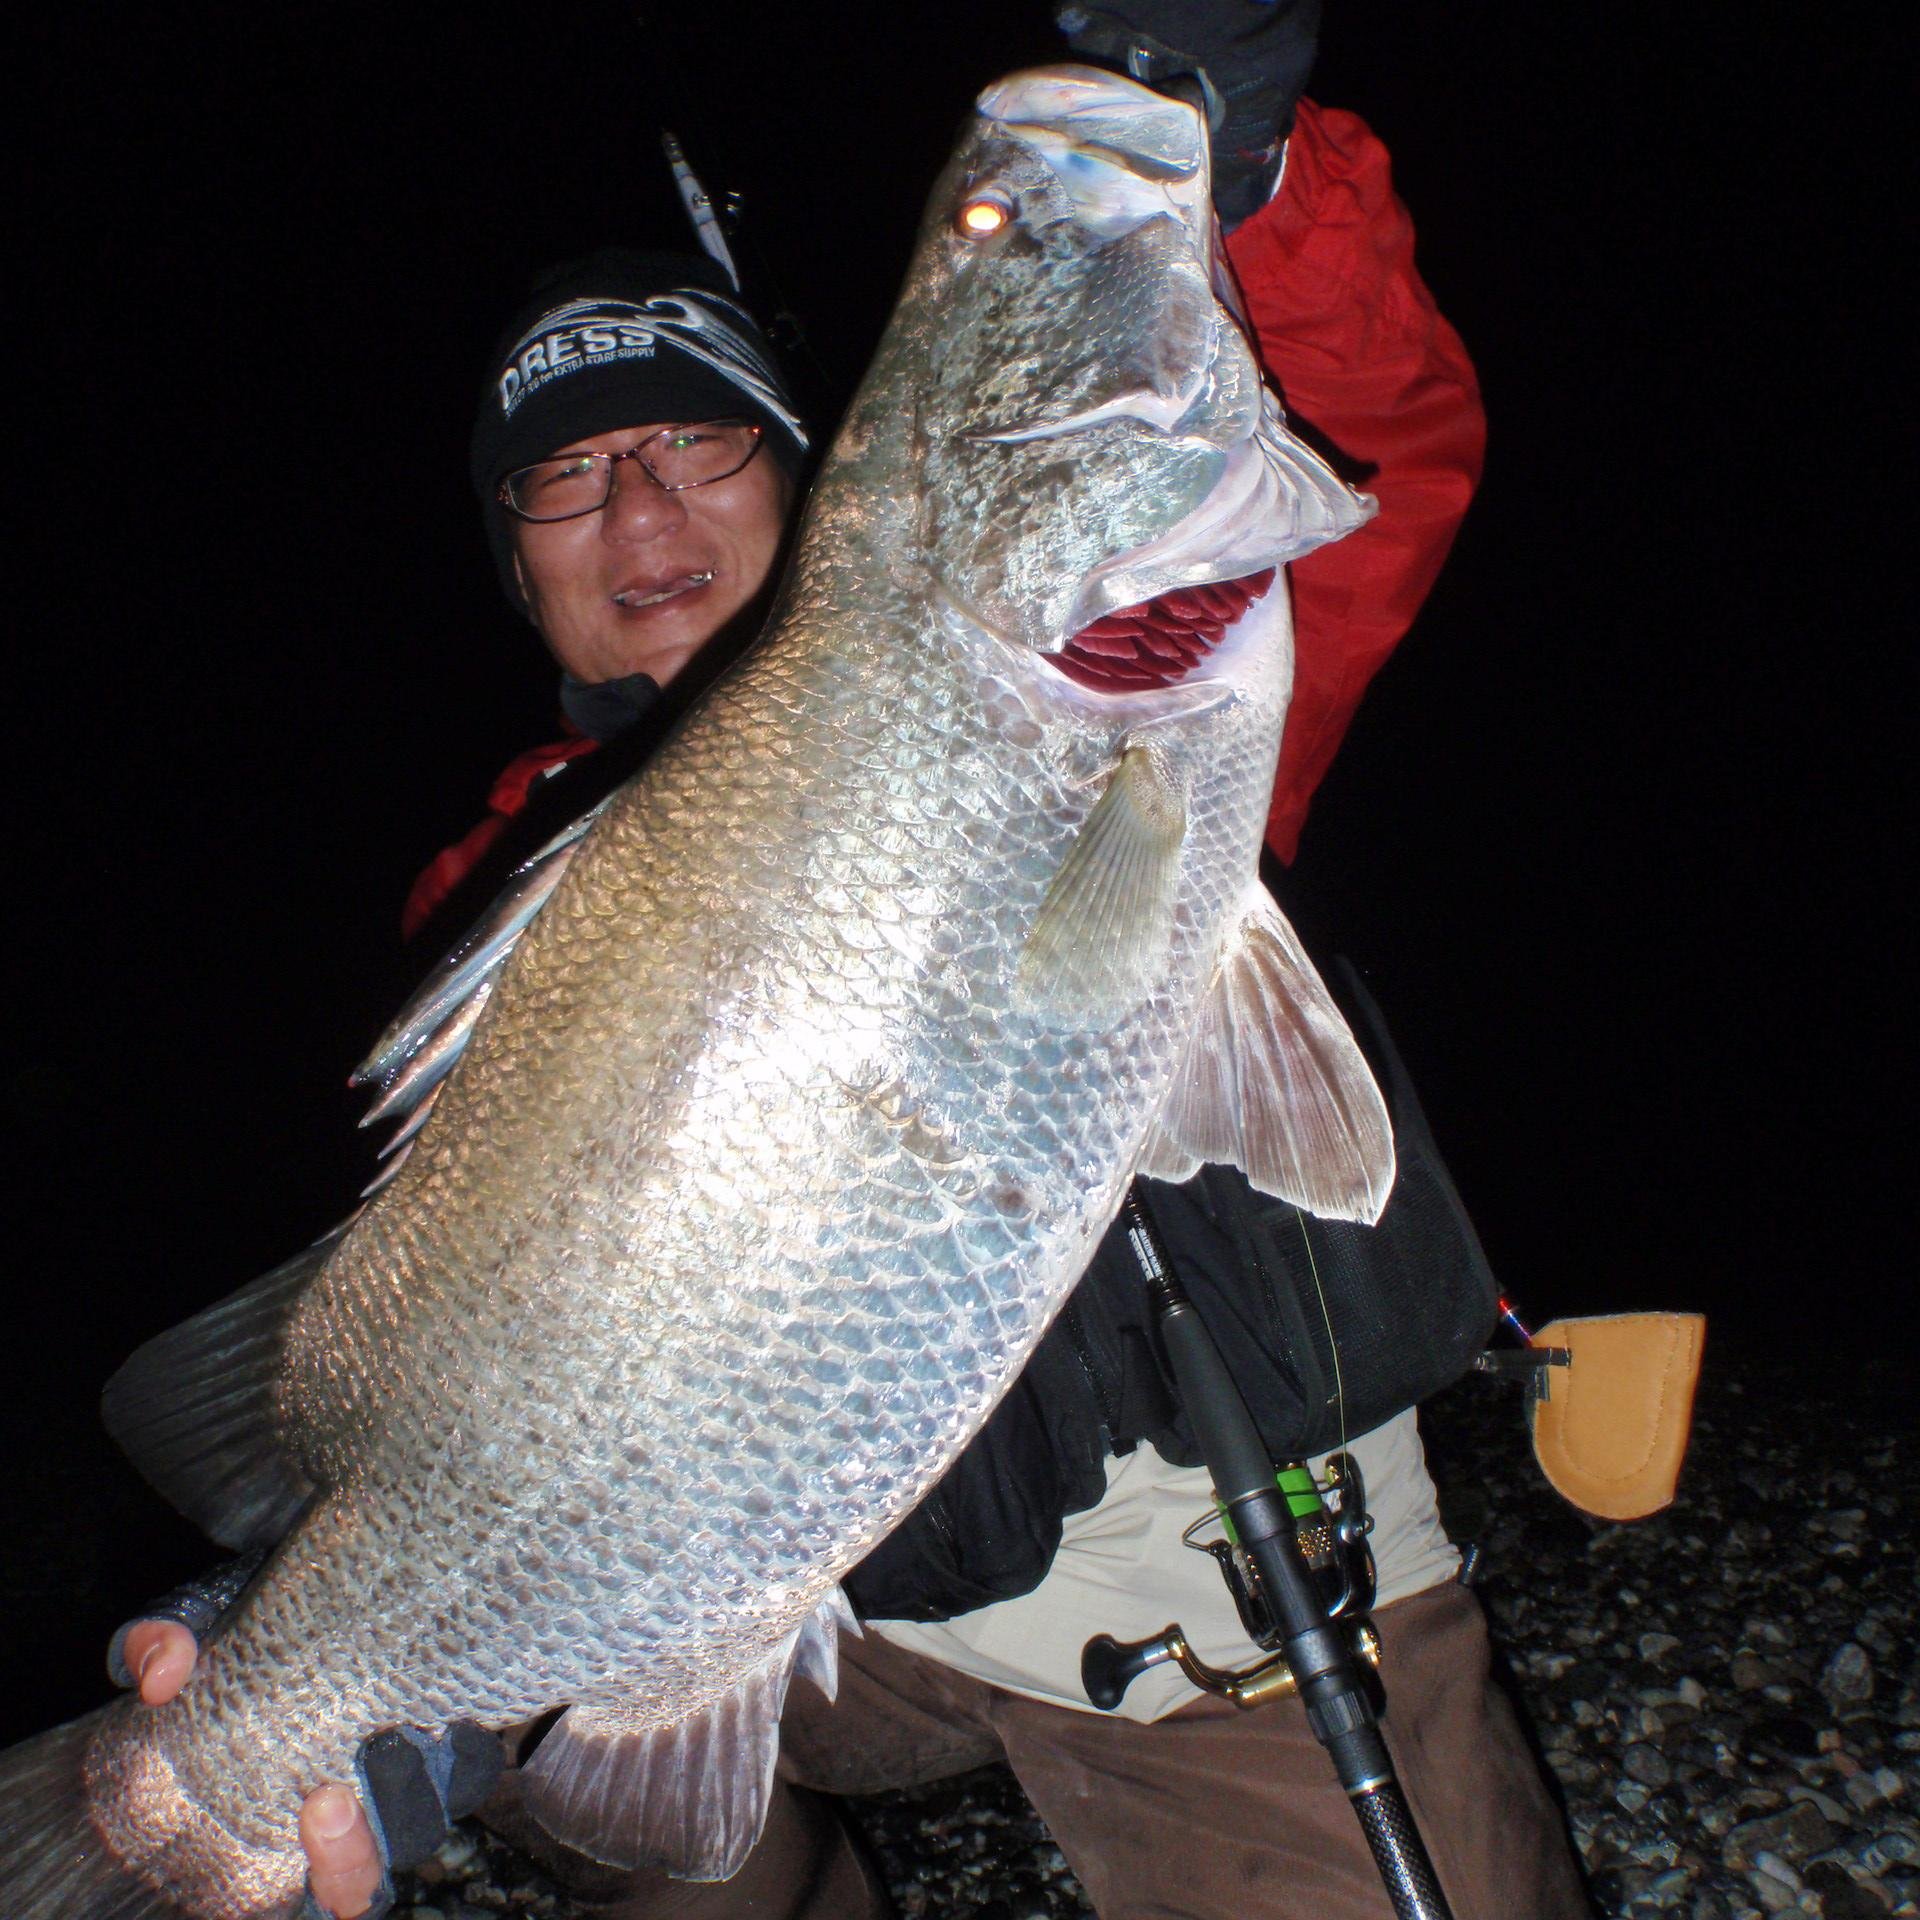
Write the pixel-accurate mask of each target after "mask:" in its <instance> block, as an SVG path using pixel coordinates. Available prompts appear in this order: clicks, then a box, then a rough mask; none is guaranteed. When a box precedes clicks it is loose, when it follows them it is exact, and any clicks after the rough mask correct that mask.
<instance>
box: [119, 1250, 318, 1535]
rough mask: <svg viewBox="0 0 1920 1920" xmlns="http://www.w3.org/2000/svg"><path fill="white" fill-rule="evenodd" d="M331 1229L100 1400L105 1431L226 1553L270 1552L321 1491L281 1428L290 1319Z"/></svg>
mask: <svg viewBox="0 0 1920 1920" xmlns="http://www.w3.org/2000/svg"><path fill="white" fill-rule="evenodd" d="M337 1239H338V1234H337V1233H335V1234H329V1235H328V1236H327V1237H326V1238H325V1239H323V1240H319V1241H316V1242H315V1243H314V1244H313V1245H312V1246H310V1247H307V1248H305V1249H303V1250H302V1251H301V1252H300V1253H297V1254H296V1255H295V1256H294V1257H293V1258H292V1259H291V1260H289V1261H287V1262H286V1263H285V1265H283V1266H279V1267H276V1268H275V1269H274V1270H273V1271H272V1272H271V1273H269V1274H265V1275H263V1276H262V1277H261V1278H260V1279H258V1280H255V1281H253V1282H252V1283H251V1284H249V1285H247V1286H244V1287H242V1288H241V1289H240V1290H239V1292H237V1293H232V1294H229V1295H228V1296H227V1297H226V1299H224V1300H220V1301H216V1302H215V1303H214V1305H212V1306H210V1307H208V1308H207V1309H206V1310H205V1311H204V1312H202V1313H197V1314H195V1315H194V1317H193V1318H192V1319H191V1320H184V1321H182V1322H181V1323H180V1325H179V1326H177V1327H170V1328H169V1329H168V1330H167V1331H166V1332H165V1333H161V1334H156V1335H155V1336H154V1338H153V1339H151V1340H149V1341H148V1342H147V1343H146V1344H145V1345H144V1346H142V1347H140V1348H139V1349H137V1350H136V1351H135V1353H134V1354H133V1356H132V1357H131V1358H130V1359H129V1360H127V1361H126V1363H125V1364H124V1365H123V1366H122V1367H121V1368H120V1370H119V1372H117V1373H116V1374H115V1375H114V1376H113V1378H112V1379H111V1380H109V1381H108V1382H107V1386H106V1391H105V1392H104V1393H103V1394H102V1396H101V1401H100V1411H101V1415H102V1417H103V1418H104V1420H105V1422H106V1426H107V1431H108V1432H109V1433H111V1434H112V1435H113V1437H114V1439H115V1440H116V1441H117V1442H118V1443H119V1444H120V1447H121V1448H122V1450H123V1451H124V1452H125V1453H126V1455H127V1457H128V1459H130V1460H131V1461H132V1462H133V1464H134V1465H135V1466H136V1467H137V1468H139V1470H140V1472H141V1473H142V1474H144V1475H145V1476H146V1478H147V1479H148V1480H149V1481H150V1482H151V1483H152V1484H153V1486H154V1487H156V1488H157V1489H158V1490H159V1491H160V1492H161V1493H162V1494H164V1495H165V1496H166V1497H167V1499H168V1500H170V1501H171V1502H172V1503H173V1505H174V1506H176V1507H177V1508H178V1509H179V1510H180V1511H181V1512H182V1513H184V1514H185V1515H186V1516H187V1518H188V1519H189V1520H191V1521H193V1522H194V1524H195V1525H196V1526H198V1527H200V1528H202V1529H203V1530H204V1531H205V1532H207V1533H208V1534H210V1535H211V1536H212V1537H213V1538H214V1539H215V1540H217V1541H219V1542H220V1543H221V1544H222V1545H223V1546H228V1547H233V1548H236V1549H245V1548H248V1547H257V1546H268V1545H271V1544H272V1543H273V1542H274V1541H276V1540H278V1539H279V1538H280V1537H281V1536H282V1535H283V1534H284V1533H285V1532H286V1531H287V1529H288V1528H289V1527H290V1526H291V1525H292V1524H293V1522H294V1520H295V1518H296V1517H297V1516H298V1514H299V1512H300V1510H301V1508H302V1507H304V1506H305V1505H306V1503H307V1502H308V1501H309V1500H310V1499H311V1498H312V1497H313V1494H314V1487H313V1484H312V1482H311V1481H310V1480H308V1479H307V1477H306V1476H305V1474H303V1473H302V1471H301V1470H300V1468H299V1466H298V1465H297V1463H296V1462H295V1460H294V1459H293V1457H292V1455H291V1454H290V1453H289V1451H288V1449H287V1447H286V1445H285V1436H284V1435H283V1434H282V1433H281V1431H280V1429H279V1425H278V1416H277V1410H276V1405H275V1402H276V1391H275V1390H276V1387H277V1385H278V1382H279V1379H280V1370H281V1362H282V1355H283V1342H284V1336H285V1333H286V1326H287V1320H288V1317H289V1316H290V1315H291V1314H292V1312H293V1310H294V1308H295V1306H296V1305H297V1304H298V1302H299V1299H300V1296H301V1295H302V1294H303V1293H304V1292H305V1291H306V1289H307V1287H308V1286H309V1285H310V1284H311V1282H312V1280H313V1278H314V1276H315V1275H316V1274H317V1273H318V1272H319V1271H320V1269H321V1268H322V1267H323V1266H324V1265H325V1264H326V1262H327V1259H328V1256H329V1255H330V1254H331V1253H332V1252H333V1249H334V1246H335V1243H336V1241H337Z"/></svg>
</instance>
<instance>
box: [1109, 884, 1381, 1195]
mask: <svg viewBox="0 0 1920 1920" xmlns="http://www.w3.org/2000/svg"><path fill="white" fill-rule="evenodd" d="M1208 1160H1210V1161H1216V1162H1218V1163H1220V1164H1222V1165H1225V1166H1237V1167H1239V1168H1240V1169H1241V1171H1242V1172H1243V1173H1245V1174H1246V1176H1247V1178H1248V1179H1249V1180H1250V1181H1251V1182H1252V1183H1253V1184H1254V1185H1255V1186H1256V1187H1258V1188H1259V1189H1260V1190H1261V1192H1263V1193H1271V1194H1274V1195H1276V1196H1278V1197H1279V1198H1280V1199H1282V1200H1286V1201H1290V1202H1291V1203H1292V1204H1293V1205H1294V1206H1296V1207H1301V1208H1304V1209H1305V1210H1306V1211H1307V1212H1308V1213H1315V1214H1318V1215H1320V1217H1321V1218H1322V1219H1327V1220H1357V1221H1360V1222H1362V1223H1363V1224H1365V1225H1369V1226H1370V1225H1372V1223H1373V1222H1374V1221H1376V1220H1378V1219H1379V1217H1380V1214H1381V1212H1382V1210H1383V1209H1384V1208H1385V1206H1386V1204H1387V1195H1388V1193H1389V1192H1390V1191H1391V1190H1392V1187H1393V1171H1394V1154H1393V1124H1392V1122H1391V1121H1390V1120H1389V1119H1388V1117H1387V1106H1386V1102H1385V1101H1384V1100H1383V1099H1382V1098H1381V1095H1380V1089H1379V1088H1378V1087H1377V1086H1376V1085H1375V1084H1374V1078H1373V1072H1372V1069H1371V1068H1369V1067H1368V1065H1367V1062H1366V1059H1365V1057H1364V1056H1363V1055H1362V1053H1361V1051H1360V1048H1359V1046H1358V1044H1357V1043H1356V1042H1355V1040H1354V1037H1353V1035H1352V1033H1351V1032H1349V1031H1348V1028H1347V1023H1346V1020H1345V1019H1344V1018H1343V1017H1342V1015H1341V1012H1340V1009H1339V1008H1338V1007H1336V1006H1335V1005H1334V1003H1333V998H1332V996H1331V995H1330V994H1329V993H1328V992H1327V989H1326V987H1325V985H1324V984H1323V983H1322V981H1321V979H1320V976H1319V974H1318V973H1316V972H1315V971H1314V967H1313V962H1312V961H1310V960H1309V959H1308V958H1307V956H1306V953H1305V951H1304V950H1303V949H1302V947H1301V945H1300V941H1299V938H1298V936H1297V935H1296V934H1295V933H1294V931H1293V929H1292V928H1291V927H1290V926H1289V925H1288V924H1287V921H1286V916H1285V915H1284V914H1282V913H1281V911H1280V909H1279V908H1278V907H1277V906H1275V905H1274V903H1273V898H1272V896H1271V895H1270V894H1269V893H1268V892H1267V890H1266V888H1265V887H1263V886H1261V885H1260V883H1259V882H1258V881H1257V880H1256V881H1253V882H1251V883H1250V884H1249V887H1248V891H1247V894H1246V897H1245V899H1244V901H1243V902H1242V906H1241V912H1240V916H1239V920H1238V923H1237V925H1236V927H1235V928H1234V929H1233V931H1232V932H1230V933H1229V935H1228V940H1227V945H1226V947H1225V950H1224V952H1223V954H1222V958H1221V963H1220V970H1219V972H1218V974H1217V975H1216V976H1215V978H1214V982H1213V987H1212V990H1211V991H1210V992H1209V994H1208V996H1207V999H1206V1002H1205V1004H1204V1005H1203V1006H1202V1007H1201V1010H1200V1016H1199V1018H1198V1020H1197V1021H1196V1022H1195V1024H1194V1035H1193V1044H1192V1046H1191V1048H1190V1049H1189V1051H1188V1054H1187V1058H1186V1061H1185V1063H1184V1064H1183V1065H1182V1067H1181V1070H1180V1073H1179V1075H1178V1077H1177V1078H1176V1080H1175V1082H1174V1085H1173V1090H1172V1091H1171V1093H1169V1095H1168V1096H1167V1104H1166V1106H1165V1107H1164V1108H1163V1109H1162V1110H1161V1114H1160V1120H1159V1125H1158V1128H1157V1130H1156V1133H1155V1135H1154V1136H1153V1138H1152V1139H1150V1140H1149V1141H1148V1143H1147V1152H1146V1157H1145V1159H1144V1160H1143V1161H1142V1163H1141V1170H1142V1171H1143V1172H1146V1173H1152V1174H1156V1175H1158V1176H1159V1177H1161V1178H1184V1177H1185V1176H1186V1175H1187V1174H1190V1173H1192V1172H1193V1171H1194V1168H1195V1166H1196V1164H1197V1163H1198V1162H1200V1161H1208ZM1162 1169H1168V1170H1169V1171H1166V1172H1163V1171H1162ZM1182 1169H1184V1172H1182V1171H1181V1170H1182Z"/></svg>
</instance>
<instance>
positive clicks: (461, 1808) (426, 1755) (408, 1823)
mask: <svg viewBox="0 0 1920 1920" xmlns="http://www.w3.org/2000/svg"><path fill="white" fill-rule="evenodd" d="M505 1765H506V1754H505V1752H504V1751H503V1750H502V1748H501V1745H500V1742H499V1740H498V1738H497V1737H496V1736H495V1735H493V1734H491V1733H489V1732H488V1731H487V1730H486V1728H485V1727H482V1726H478V1725H476V1724H475V1723H474V1722H473V1721H471V1720H456V1721H455V1722H454V1723H453V1725H452V1726H450V1727H448V1728H447V1730H446V1731H445V1732H444V1733H437V1734H436V1733H429V1732H428V1731H427V1730H426V1729H425V1728H424V1727H384V1728H382V1729H381V1731H380V1732H378V1733H376V1734H374V1735H372V1736H371V1737H370V1738H369V1739H366V1740H364V1741H362V1742H361V1744H360V1752H359V1754H358V1755H357V1756H356V1757H355V1759H354V1763H353V1777H354V1780H355V1782H356V1783H357V1784H358V1787H359V1790H360V1804H361V1806H363V1807H364V1808H365V1809H366V1813H367V1824H368V1826H370V1827H371V1828H372V1829H373V1837H374V1840H375V1842H376V1843H377V1844H378V1846H379V1848H380V1857H381V1860H382V1862H383V1863H384V1864H385V1867H386V1871H385V1872H384V1873H383V1874H382V1875H381V1877H380V1886H379V1890H378V1891H377V1892H376V1893H375V1894H374V1896H373V1904H372V1905H371V1906H370V1907H368V1908H367V1910H366V1913H365V1915H364V1916H363V1920H383V1916H384V1915H386V1914H387V1913H388V1912H389V1911H391V1909H392V1907H393V1900H394V1892H393V1875H394V1872H395V1870H396V1869H399V1870H401V1871H405V1870H406V1869H408V1868H411V1867H417V1866H419V1865H420V1863H421V1862H422V1861H423V1860H428V1859H431V1858H432V1857H433V1854H434V1852H435V1850H436V1849H437V1848H438V1847H439V1845H440V1843H441V1841H442V1840H444V1839H445V1838H446V1837H447V1829H448V1828H449V1827H451V1826H452V1825H453V1823H454V1822H455V1821H456V1820H461V1819H464V1818H465V1817H466V1816H467V1815H468V1814H470V1813H472V1812H474V1811H476V1809H478V1808H479V1807H480V1806H481V1805H482V1804H483V1803H484V1802H485V1800H486V1798H487V1795H488V1794H490V1793H491V1792H492V1791H493V1788H494V1782H495V1781H497V1780H498V1779H499V1778H500V1773H501V1770H502V1768H503V1767H504V1766H505ZM300 1920H330V1916H329V1915H328V1914H327V1913H326V1911H325V1909H324V1908H322V1907H321V1906H320V1905H319V1903H318V1902H317V1901H316V1900H315V1899H314V1897H313V1895H312V1893H311V1892H309V1893H308V1895H307V1899H306V1904H305V1905H304V1906H303V1907H302V1908H301V1915H300Z"/></svg>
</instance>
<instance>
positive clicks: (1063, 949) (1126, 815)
mask: <svg viewBox="0 0 1920 1920" xmlns="http://www.w3.org/2000/svg"><path fill="white" fill-rule="evenodd" d="M1186 831H1187V803H1186V794H1185V791H1184V790H1183V788H1182V786H1181V783H1180V780H1179V777H1178V775H1177V774H1176V773H1175V772H1174V769H1173V766H1172V763H1171V762H1170V761H1169V760H1168V758H1167V756H1166V754H1165V753H1164V751H1163V750H1162V749H1160V748H1159V747H1155V746H1150V745H1146V744H1142V743H1136V744H1134V745H1132V746H1129V747H1128V748H1127V749H1126V751H1125V752H1124V753H1122V754H1121V756H1120V764H1119V765H1118V766H1117V767H1115V768H1114V770H1113V774H1112V777H1111V778H1110V779H1109V780H1108V782H1107V787H1106V791H1105V792H1104V793H1102V794H1101V796H1100V798H1099V799H1098V800H1096V801H1095V802H1094V804H1093V809H1092V811H1091V812H1090V813H1088V815H1087V817H1086V820H1085V822H1084V824H1083V825H1082V826H1081V829H1080V832H1079V834H1078V835H1077V837H1076V838H1075V840H1074V843H1073V845H1072V846H1071V847H1069V848H1068V849H1067V857H1066V858H1065V859H1064V860H1063V861H1062V862H1061V863H1060V871H1059V872H1058V873H1056V874H1055V875H1054V877H1053V884H1052V885H1051V886H1050V887H1049V888H1048V889H1047V894H1046V898H1045V899H1044V900H1042V901H1041V903H1040V911H1039V913H1038V914H1037V915H1036V916H1035V918H1034V923H1033V927H1032V929H1031V931H1030V932H1029V933H1028V935H1027V943H1026V946H1025V947H1024V948H1023V949H1022V951H1021V954H1020V960H1019V966H1018V970H1017V972H1016V975H1015V980H1014V998H1015V1004H1016V1005H1017V1006H1020V1007H1021V1008H1023V1009H1024V1010H1026V1011H1028V1012H1033V1013H1039V1014H1042V1015H1050V1016H1053V1017H1056V1018H1059V1017H1066V1018H1072V1019H1089V1018H1092V1019H1098V1018H1102V1017H1109V1016H1111V1015H1113V1014H1116V1013H1119V1012H1121V1011H1123V1010H1124V1009H1125V1008H1126V1007H1128V1006H1129V1005H1131V1004H1132V1003H1133V1002H1135V1001H1137V1000H1140V999H1142V998H1144V997H1145V996H1146V994H1147V993H1149V992H1150V991H1151V990H1152V987H1153V982H1154V978H1155V975H1156V974H1157V973H1158V972H1159V969H1160V964H1161V962H1162V960H1163V959H1164V958H1165V957H1166V951H1167V941H1168V936H1169V935H1170V934H1171V932H1172V930H1173V898H1174V889H1175V885H1176V883H1177V882H1178V880H1179V877H1180V843H1181V841H1182V840H1183V839H1185V837H1186Z"/></svg>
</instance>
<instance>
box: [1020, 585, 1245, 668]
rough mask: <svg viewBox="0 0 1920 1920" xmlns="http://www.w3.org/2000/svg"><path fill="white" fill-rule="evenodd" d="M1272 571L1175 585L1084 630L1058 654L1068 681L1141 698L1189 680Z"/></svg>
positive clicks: (1057, 663) (1056, 661)
mask: <svg viewBox="0 0 1920 1920" xmlns="http://www.w3.org/2000/svg"><path fill="white" fill-rule="evenodd" d="M1273 575H1274V569H1273V568H1272V567H1268V568H1266V569H1265V571H1263V572H1261V573H1250V574H1248V575H1247V576H1246V577H1245V578H1244V579H1240V580H1216V581H1212V582H1210V583H1209V584H1208V585H1206V586H1204V587H1175V588H1174V589H1173V590H1172V591H1171V592H1169V593H1162V594H1159V595H1156V596H1155V598H1153V599H1151V600H1147V601H1144V602H1142V603H1141V604H1140V605H1139V606H1137V607H1122V608H1120V610H1119V611H1118V612H1116V613H1109V614H1105V615H1103V616H1102V617H1101V618H1100V619H1098V620H1096V621H1095V622H1094V623H1093V625H1092V626H1090V627H1082V628H1081V629H1080V631H1079V632H1078V633H1076V634H1075V635H1074V636H1073V638H1072V639H1071V640H1069V641H1068V642H1067V644H1066V645H1065V646H1064V647H1062V648H1061V650H1060V651H1059V652H1058V653H1056V654H1055V655H1054V656H1053V664H1054V665H1055V666H1056V667H1058V668H1059V669H1060V671H1061V672H1062V673H1064V674H1065V675H1066V676H1067V678H1068V679H1070V680H1073V681H1075V682H1077V683H1078V684H1079V685H1080V686H1083V687H1091V688H1093V690H1094V691H1095V692H1096V693H1140V692H1145V691H1148V690H1150V689H1152V688H1154V687H1168V686H1171V685H1173V683H1174V682H1175V681H1176V680H1183V679H1185V678H1186V676H1187V675H1188V674H1189V673H1191V672H1192V671H1193V669H1194V668H1195V667H1197V666H1198V665H1199V664H1200V662H1201V661H1202V660H1204V659H1205V658H1206V656H1207V655H1208V654H1209V653H1210V652H1211V651H1212V650H1213V649H1214V648H1215V647H1217V646H1218V645H1219V644H1220V639H1221V636H1222V635H1223V634H1224V633H1225V632H1226V630H1227V629H1228V628H1229V627H1230V626H1232V625H1233V623H1234V622H1235V621H1236V620H1238V619H1239V618H1240V616H1241V615H1242V614H1243V613H1245V612H1246V610H1247V609H1248V608H1249V607H1250V606H1252V605H1253V603H1254V602H1255V601H1256V600H1258V599H1259V598H1260V596H1261V595H1262V594H1263V593H1265V592H1266V590H1267V589H1268V588H1269V587H1270V586H1272V585H1273Z"/></svg>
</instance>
